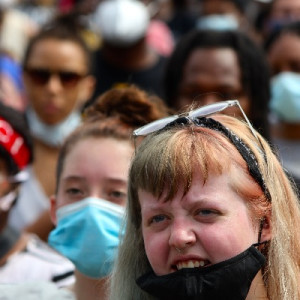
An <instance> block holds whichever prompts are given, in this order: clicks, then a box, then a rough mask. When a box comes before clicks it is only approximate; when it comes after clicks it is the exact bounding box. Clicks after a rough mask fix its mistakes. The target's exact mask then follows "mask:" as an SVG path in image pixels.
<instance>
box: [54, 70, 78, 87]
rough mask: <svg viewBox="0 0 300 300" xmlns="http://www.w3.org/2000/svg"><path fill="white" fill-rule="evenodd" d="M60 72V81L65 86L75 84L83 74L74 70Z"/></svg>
mask: <svg viewBox="0 0 300 300" xmlns="http://www.w3.org/2000/svg"><path fill="white" fill-rule="evenodd" d="M58 74H59V78H60V81H61V83H62V84H63V85H64V86H74V85H76V84H77V83H78V82H79V80H80V79H81V78H82V75H79V74H77V73H74V72H64V71H61V72H59V73H58Z"/></svg>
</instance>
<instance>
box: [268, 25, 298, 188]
mask: <svg viewBox="0 0 300 300" xmlns="http://www.w3.org/2000/svg"><path fill="white" fill-rule="evenodd" d="M265 49H266V54H267V57H268V61H269V64H270V68H271V71H272V77H271V100H270V123H271V129H272V130H271V136H272V141H273V143H274V144H275V146H277V148H278V150H279V155H280V157H281V159H282V162H283V165H284V166H285V168H286V169H287V170H288V172H289V173H290V175H291V176H292V177H293V179H294V180H295V181H296V183H297V185H298V187H299V190H300V155H299V153H300V85H299V83H300V21H298V22H292V23H289V24H286V25H283V26H282V27H281V28H280V29H278V30H274V31H273V32H272V33H271V34H270V36H269V37H268V39H267V40H266V44H265Z"/></svg>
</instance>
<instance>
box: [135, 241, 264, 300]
mask: <svg viewBox="0 0 300 300" xmlns="http://www.w3.org/2000/svg"><path fill="white" fill-rule="evenodd" d="M264 264H265V257H264V256H263V255H262V254H261V253H260V252H259V251H258V250H257V249H256V248H255V247H254V246H251V247H250V248H248V249H247V250H246V251H244V252H242V253H240V254H239V255H237V256H235V257H233V258H231V259H228V260H225V261H223V262H220V263H217V264H214V265H211V266H208V267H204V268H193V269H188V268H187V269H181V270H179V271H177V272H174V273H170V274H167V275H163V276H157V275H156V274H155V273H154V272H153V271H151V272H149V273H147V274H145V275H143V276H141V277H139V278H138V279H137V281H136V282H137V284H138V286H139V287H140V288H141V289H143V290H144V291H146V292H147V293H149V294H151V295H153V296H155V297H157V298H158V299H161V300H162V299H173V300H196V299H197V300H200V299H203V300H220V299H230V300H244V299H245V298H246V296H247V294H248V292H249V288H250V285H251V283H252V280H253V279H254V277H255V275H256V274H257V272H258V271H259V270H260V269H261V267H262V266H263V265H264Z"/></svg>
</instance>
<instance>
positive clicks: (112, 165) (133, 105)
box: [48, 87, 168, 300]
mask: <svg viewBox="0 0 300 300" xmlns="http://www.w3.org/2000/svg"><path fill="white" fill-rule="evenodd" d="M167 113H168V109H167V108H166V107H165V106H164V105H163V102H162V101H161V100H160V99H158V98H154V97H152V96H149V95H147V94H146V93H145V92H144V91H142V90H140V89H138V88H136V87H126V88H118V89H112V90H109V91H107V92H106V93H104V94H103V95H102V96H100V97H99V98H98V99H97V101H96V102H95V103H94V105H93V106H91V107H89V108H88V109H87V111H86V112H85V113H84V116H85V118H84V122H83V124H82V125H81V126H80V127H78V128H77V129H76V130H75V131H74V132H73V133H72V134H71V135H70V136H69V137H68V138H67V139H66V141H65V143H64V144H63V146H62V148H61V151H60V155H59V159H58V165H57V187H56V193H55V195H54V196H52V197H51V216H52V220H53V222H54V224H55V225H56V228H55V229H54V230H53V231H51V233H50V235H49V240H48V242H49V244H50V246H52V247H53V248H54V249H56V250H57V251H58V252H60V253H61V254H62V255H64V256H65V257H67V258H69V259H70V260H71V261H72V262H73V263H74V264H75V266H76V270H75V277H76V281H75V284H74V286H73V287H72V290H73V291H74V293H75V294H76V297H77V299H78V300H92V299H106V277H107V276H108V275H109V274H110V271H111V268H112V265H113V263H114V260H115V257H116V250H117V247H118V245H119V235H120V233H121V228H122V225H123V215H124V206H125V204H126V202H127V177H128V168H129V164H130V161H131V159H132V156H133V154H134V144H133V140H132V132H133V130H134V129H135V128H137V127H138V126H140V125H142V124H147V123H148V122H151V121H153V120H156V119H159V118H160V117H164V116H166V115H167ZM74 237H76V238H74Z"/></svg>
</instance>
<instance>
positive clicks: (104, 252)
mask: <svg viewBox="0 0 300 300" xmlns="http://www.w3.org/2000/svg"><path fill="white" fill-rule="evenodd" d="M56 215H57V220H58V223H57V227H56V228H55V229H54V230H52V231H51V233H50V235H49V238H48V243H49V244H50V246H51V247H53V248H54V249H56V250H57V251H58V252H59V253H61V254H62V255H64V256H65V257H67V258H68V259H70V260H71V261H72V262H73V263H74V265H75V266H76V268H77V269H78V270H79V271H80V272H81V273H82V274H84V275H86V276H88V277H91V278H102V277H105V276H107V275H108V274H109V273H110V271H111V269H112V266H113V263H114V260H115V257H116V252H117V248H118V245H119V240H120V235H121V234H122V233H121V226H122V222H123V215H124V208H123V207H122V206H120V205H117V204H115V203H112V202H109V201H106V200H103V199H99V198H86V199H84V200H81V201H78V202H76V203H72V204H69V205H66V206H63V207H61V208H59V209H58V210H57V214H56Z"/></svg>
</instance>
